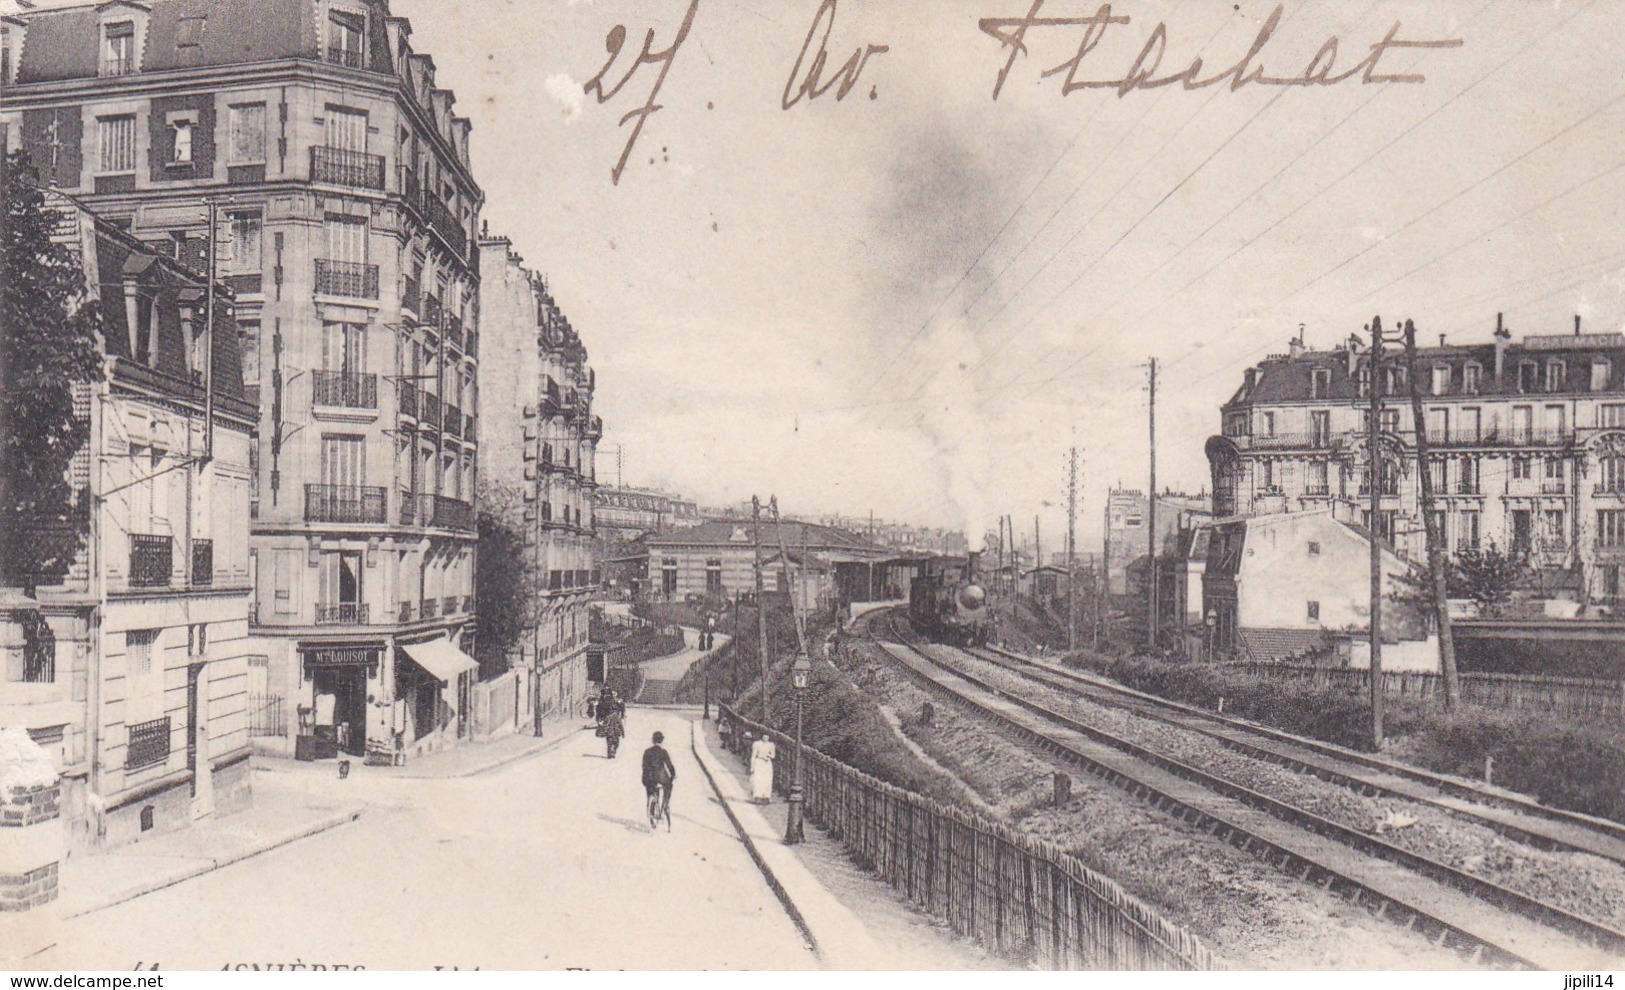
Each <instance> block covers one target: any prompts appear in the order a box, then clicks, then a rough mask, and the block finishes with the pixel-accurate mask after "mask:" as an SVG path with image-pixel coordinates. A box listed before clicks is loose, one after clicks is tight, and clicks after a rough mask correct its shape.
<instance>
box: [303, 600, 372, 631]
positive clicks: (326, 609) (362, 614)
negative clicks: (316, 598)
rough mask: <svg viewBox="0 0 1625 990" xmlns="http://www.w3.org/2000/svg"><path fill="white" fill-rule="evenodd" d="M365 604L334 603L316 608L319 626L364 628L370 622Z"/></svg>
mask: <svg viewBox="0 0 1625 990" xmlns="http://www.w3.org/2000/svg"><path fill="white" fill-rule="evenodd" d="M368 611H369V610H368V608H367V605H366V603H365V602H334V603H332V604H327V605H324V604H318V605H317V606H316V624H317V625H318V626H364V625H366V624H367V623H368V621H369V616H368Z"/></svg>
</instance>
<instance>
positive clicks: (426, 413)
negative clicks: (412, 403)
mask: <svg viewBox="0 0 1625 990" xmlns="http://www.w3.org/2000/svg"><path fill="white" fill-rule="evenodd" d="M418 422H419V423H422V424H423V425H424V426H435V427H438V426H439V425H440V396H438V395H435V394H434V393H433V392H419V393H418Z"/></svg>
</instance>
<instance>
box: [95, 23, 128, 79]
mask: <svg viewBox="0 0 1625 990" xmlns="http://www.w3.org/2000/svg"><path fill="white" fill-rule="evenodd" d="M134 71H135V22H134V21H119V22H118V23H116V24H108V25H106V26H105V27H103V28H102V75H104V76H123V75H128V74H130V73H132V72H134Z"/></svg>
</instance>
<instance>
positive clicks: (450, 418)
mask: <svg viewBox="0 0 1625 990" xmlns="http://www.w3.org/2000/svg"><path fill="white" fill-rule="evenodd" d="M441 429H442V430H444V431H445V433H446V436H448V437H460V436H462V435H463V411H462V410H461V409H459V408H457V407H456V406H454V405H452V404H451V403H449V402H448V403H446V408H445V414H444V425H443V426H441Z"/></svg>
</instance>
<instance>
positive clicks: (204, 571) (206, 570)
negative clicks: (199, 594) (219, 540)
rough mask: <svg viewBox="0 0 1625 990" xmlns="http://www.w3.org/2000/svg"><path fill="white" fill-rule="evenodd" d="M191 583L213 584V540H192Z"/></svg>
mask: <svg viewBox="0 0 1625 990" xmlns="http://www.w3.org/2000/svg"><path fill="white" fill-rule="evenodd" d="M192 583H193V584H196V585H202V586H205V587H207V586H208V585H211V584H214V541H213V540H196V539H195V540H193V541H192Z"/></svg>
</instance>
